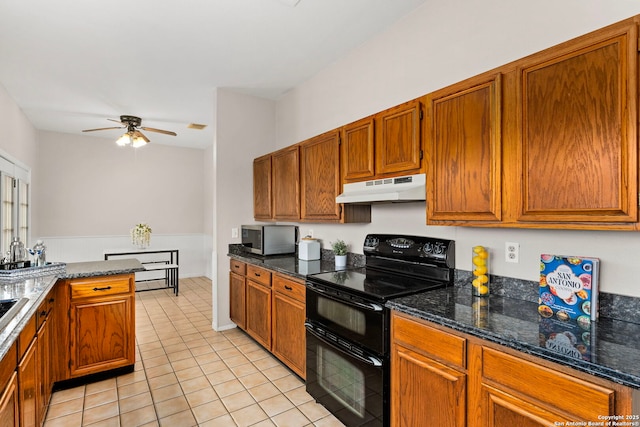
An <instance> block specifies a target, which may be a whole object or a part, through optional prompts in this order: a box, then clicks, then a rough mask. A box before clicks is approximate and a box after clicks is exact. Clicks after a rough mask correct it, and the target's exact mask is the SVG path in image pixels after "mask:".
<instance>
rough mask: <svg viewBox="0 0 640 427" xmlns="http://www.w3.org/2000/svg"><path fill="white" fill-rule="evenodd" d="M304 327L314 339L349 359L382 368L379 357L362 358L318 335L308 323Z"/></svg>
mask: <svg viewBox="0 0 640 427" xmlns="http://www.w3.org/2000/svg"><path fill="white" fill-rule="evenodd" d="M304 326H305V327H306V329H307V332H309V333H310V334H312V335H313V336H314V337H316V338H317V339H319V340H320V341H322V342H323V343H325V344H326V345H328V346H331V348H333V349H335V350H339V351H340V352H342V353H344V354H346V355H347V356H349V357H353V358H354V359H358V360H360V361H361V362H364V363H366V364H367V365H371V366H374V367H376V368H379V367H381V366H382V360H380V359H378V358H377V357H373V356H368V355H367V356H360V355H359V354H356V353H352V352H350V351H348V350H347V349H344V348H342V347H340V346H338V345H336V344H335V343H332V342H331V341H329V340H327V339H326V338H324V337H322V336H320V335H318V334H317V333H316V332H315V331H314V330H313V329H312V328H313V326H312V325H311V324H310V323H308V322H305V324H304Z"/></svg>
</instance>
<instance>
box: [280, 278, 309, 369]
mask: <svg viewBox="0 0 640 427" xmlns="http://www.w3.org/2000/svg"><path fill="white" fill-rule="evenodd" d="M305 292H306V288H305V285H304V282H303V281H301V280H293V279H290V278H288V277H285V276H282V275H280V274H274V275H273V308H272V310H271V312H272V324H271V327H272V336H273V341H272V343H271V344H272V345H271V351H272V352H273V354H274V355H275V356H276V357H278V358H279V359H280V360H281V361H282V362H284V363H285V364H286V365H287V366H288V367H289V368H291V370H293V371H294V372H295V373H296V374H298V375H299V376H300V377H301V378H303V379H304V378H305V376H306V372H305V371H306V366H307V364H306V357H307V353H306V349H307V347H306V330H305V327H304V321H305V316H306V311H305V308H306V305H305V301H306V299H305Z"/></svg>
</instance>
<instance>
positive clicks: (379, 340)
mask: <svg viewBox="0 0 640 427" xmlns="http://www.w3.org/2000/svg"><path fill="white" fill-rule="evenodd" d="M454 245H455V242H454V241H453V240H445V239H437V238H430V237H422V236H407V235H391V234H369V235H367V237H366V238H365V242H364V247H363V253H364V255H365V267H361V268H347V269H344V270H338V271H334V272H328V273H320V274H313V275H309V276H307V281H306V287H307V290H306V305H307V309H306V310H307V311H306V323H305V326H306V339H307V371H306V376H307V378H306V388H307V392H308V393H309V394H311V396H313V398H314V399H315V400H316V401H317V402H318V403H321V404H322V405H324V406H325V407H326V408H327V409H328V410H329V411H330V412H331V413H333V414H334V415H335V416H336V417H337V418H338V419H340V420H341V421H342V422H343V423H344V424H345V425H346V426H348V427H352V426H388V425H389V411H390V385H389V375H390V366H389V365H390V344H389V341H390V330H389V327H390V317H391V316H390V310H389V309H388V308H386V307H385V302H386V301H388V300H390V299H393V298H398V297H401V296H406V295H411V294H415V293H419V292H424V291H428V290H431V289H436V288H441V287H444V286H449V285H452V284H453V277H454V270H455V247H454Z"/></svg>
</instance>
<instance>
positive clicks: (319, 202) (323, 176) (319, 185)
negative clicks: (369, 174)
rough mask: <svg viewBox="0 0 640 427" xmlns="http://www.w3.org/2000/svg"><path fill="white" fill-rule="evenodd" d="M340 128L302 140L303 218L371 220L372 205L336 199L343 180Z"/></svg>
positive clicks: (334, 220)
mask: <svg viewBox="0 0 640 427" xmlns="http://www.w3.org/2000/svg"><path fill="white" fill-rule="evenodd" d="M340 143H341V138H340V131H339V130H338V129H336V130H333V131H330V132H326V133H324V134H322V135H318V136H316V137H313V138H311V139H309V140H307V141H304V142H301V143H300V186H301V197H300V210H301V214H302V215H301V219H302V221H312V222H342V223H348V222H370V221H371V206H370V205H343V204H338V203H336V197H337V196H338V195H339V194H340V192H341V189H342V186H341V180H340V174H341V172H340Z"/></svg>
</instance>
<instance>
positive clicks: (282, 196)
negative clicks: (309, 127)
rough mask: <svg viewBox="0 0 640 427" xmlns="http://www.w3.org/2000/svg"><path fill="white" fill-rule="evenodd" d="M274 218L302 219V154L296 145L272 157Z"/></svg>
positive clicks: (277, 152)
mask: <svg viewBox="0 0 640 427" xmlns="http://www.w3.org/2000/svg"><path fill="white" fill-rule="evenodd" d="M271 161H272V164H271V167H272V169H271V170H272V175H273V182H272V183H273V190H272V194H273V198H272V200H273V217H274V218H275V219H285V220H297V219H300V154H299V150H298V146H297V145H294V146H291V147H287V148H285V149H282V150H280V151H276V152H275V153H273V155H272V159H271Z"/></svg>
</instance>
